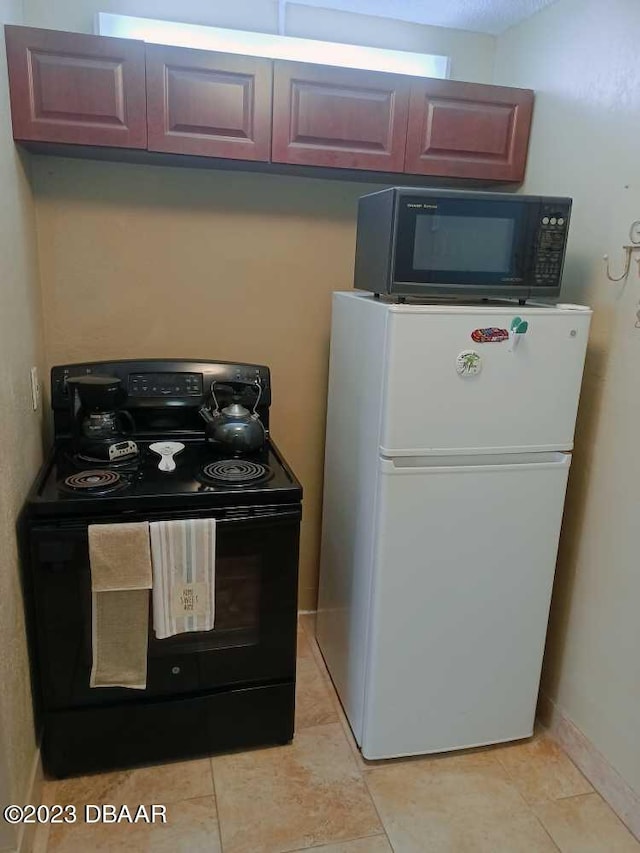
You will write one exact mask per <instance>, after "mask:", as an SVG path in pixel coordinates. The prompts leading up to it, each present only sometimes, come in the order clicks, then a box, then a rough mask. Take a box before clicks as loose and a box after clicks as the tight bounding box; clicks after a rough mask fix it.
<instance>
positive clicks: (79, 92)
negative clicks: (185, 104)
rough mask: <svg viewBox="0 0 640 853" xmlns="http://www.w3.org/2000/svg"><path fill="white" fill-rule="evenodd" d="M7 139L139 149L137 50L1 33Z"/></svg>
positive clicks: (107, 41) (108, 41)
mask: <svg viewBox="0 0 640 853" xmlns="http://www.w3.org/2000/svg"><path fill="white" fill-rule="evenodd" d="M5 32H6V42H7V62H8V66H9V86H10V93H11V115H12V119H13V135H14V138H15V139H19V140H24V141H46V142H69V143H74V144H77V145H105V146H116V147H124V148H146V146H147V116H146V97H145V70H144V44H143V43H142V42H136V41H130V40H129V39H115V38H104V37H101V36H90V35H81V34H79V33H64V32H58V31H56V30H41V29H31V28H28V27H9V26H8V27H6V28H5Z"/></svg>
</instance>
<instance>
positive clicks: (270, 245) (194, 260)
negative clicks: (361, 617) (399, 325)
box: [25, 0, 495, 608]
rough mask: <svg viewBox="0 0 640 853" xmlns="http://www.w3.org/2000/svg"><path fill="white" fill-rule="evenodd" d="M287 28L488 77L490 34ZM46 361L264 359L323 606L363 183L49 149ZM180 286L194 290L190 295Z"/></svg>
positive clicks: (41, 186) (89, 1)
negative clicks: (133, 162) (341, 367)
mask: <svg viewBox="0 0 640 853" xmlns="http://www.w3.org/2000/svg"><path fill="white" fill-rule="evenodd" d="M98 10H100V11H114V12H120V13H126V14H134V15H135V14H140V15H153V16H156V17H167V18H171V17H172V16H173V17H179V18H180V19H181V20H184V21H198V22H202V23H212V24H218V25H221V26H228V27H238V28H241V27H251V28H254V29H257V30H260V29H262V30H265V31H275V29H276V28H277V4H276V3H272V2H269V0H251V2H249V3H242V4H223V3H216V4H210V3H204V2H201V0H186V2H183V3H182V4H180V7H179V13H176V4H175V3H174V2H173V0H170V2H169V0H166V1H165V2H162V0H161V2H156V0H153V2H151V0H58V1H57V2H56V3H55V4H52V3H49V2H48V0H47V2H44V0H25V15H26V19H27V22H28V23H30V24H33V25H35V26H44V27H54V28H59V29H70V30H85V31H90V30H91V27H92V20H93V14H94V12H95V11H98ZM287 14H288V17H287V20H288V27H287V32H288V33H290V34H295V35H299V36H304V35H306V36H315V37H317V38H325V39H331V38H334V39H338V40H339V39H342V40H355V41H360V42H362V43H366V44H375V45H377V46H386V47H398V48H402V47H404V48H405V49H408V50H432V51H434V52H442V53H446V54H448V55H451V56H452V57H453V70H454V74H455V73H456V72H457V73H458V74H459V75H462V76H463V77H465V76H466V77H469V78H472V79H475V80H489V79H490V76H491V73H492V68H493V49H494V45H495V40H494V39H493V38H492V37H489V36H484V35H475V34H470V33H464V32H456V31H453V30H446V29H441V28H434V27H421V26H415V27H414V26H411V25H408V24H405V23H402V22H399V21H398V22H394V21H389V20H384V19H382V18H367V17H363V16H354V15H350V14H345V13H335V12H328V11H326V10H322V9H306V8H302V7H296V6H294V5H291V6H289V8H288V13H287ZM35 171H36V179H35V184H34V187H35V193H36V196H37V207H38V237H39V247H40V264H41V269H42V287H43V299H44V309H45V335H46V342H47V361H48V363H49V364H54V363H58V362H61V361H68V360H73V359H78V360H83V359H84V360H86V359H91V358H94V359H100V358H108V357H127V356H171V355H174V356H185V357H188V356H202V357H203V358H220V359H239V360H246V361H259V362H265V363H267V364H269V365H270V366H271V368H272V369H273V374H274V401H275V402H274V407H273V434H274V436H275V439H276V441H277V442H278V443H279V444H281V445H282V449H283V451H284V453H285V454H286V456H287V458H288V459H289V460H290V461H291V463H292V465H293V467H294V469H295V470H296V473H298V475H299V476H300V478H301V479H302V481H303V485H304V487H305V513H304V522H303V536H302V559H301V596H300V603H301V606H302V607H304V608H307V607H314V606H315V597H316V583H317V579H316V575H317V551H318V540H319V524H320V501H321V487H322V461H323V445H324V411H325V398H326V370H327V353H328V339H329V325H330V299H329V296H330V294H331V292H332V291H333V290H336V289H339V288H348V287H351V286H352V281H353V254H354V245H355V243H354V238H355V210H356V200H357V198H358V197H359V196H360V195H361V194H362V193H364V192H367V191H368V190H370V189H372V188H373V187H371V186H368V185H366V184H348V183H343V182H333V181H320V180H303V179H298V178H285V177H276V176H267V175H255V174H243V173H235V174H234V173H227V172H215V171H188V170H185V169H174V168H155V167H142V166H126V165H106V164H98V163H89V162H86V163H79V162H72V161H64V160H59V159H53V158H48V159H40V160H37V161H36V170H35ZM181 298H182V299H183V300H184V301H183V302H182V303H181V301H180V300H181Z"/></svg>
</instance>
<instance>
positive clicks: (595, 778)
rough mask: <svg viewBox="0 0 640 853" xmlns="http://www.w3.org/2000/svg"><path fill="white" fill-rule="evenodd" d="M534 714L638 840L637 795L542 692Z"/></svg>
mask: <svg viewBox="0 0 640 853" xmlns="http://www.w3.org/2000/svg"><path fill="white" fill-rule="evenodd" d="M538 715H539V719H540V722H541V723H542V724H543V725H545V726H546V727H547V728H548V730H549V732H550V734H551V735H552V737H554V738H555V740H557V742H558V743H559V744H560V746H561V747H562V748H563V749H564V751H565V752H566V753H567V755H568V756H569V758H570V759H571V760H572V761H573V763H574V764H575V765H576V767H578V768H579V769H580V770H581V771H582V772H583V773H584V775H585V776H586V777H587V779H588V780H589V782H591V784H592V785H593V787H594V788H595V789H596V791H598V793H599V794H600V796H601V797H602V798H603V799H604V800H606V802H607V803H608V804H609V805H610V806H611V808H612V809H613V810H614V812H615V813H616V814H617V815H618V817H619V818H620V820H622V821H623V822H624V823H625V824H626V825H627V827H628V828H629V829H630V830H631V832H632V833H633V834H634V835H635V837H636V838H637V839H638V840H639V841H640V796H638V794H636V792H635V791H634V790H633V788H631V787H630V785H628V783H627V782H625V780H624V779H623V778H622V776H620V774H619V773H618V771H617V770H615V768H614V767H612V765H611V764H610V763H609V762H608V761H607V759H606V758H605V757H604V755H602V753H601V752H599V751H598V750H597V749H596V747H595V746H594V745H593V744H592V743H591V741H590V740H589V738H588V737H587V736H586V735H585V734H584V733H583V732H581V731H580V729H579V728H578V727H577V726H576V725H575V723H573V722H572V721H571V720H570V719H569V718H568V717H567V716H565V714H564V713H563V712H562V710H561V709H560V708H559V707H558V706H557V705H556V704H555V703H554V702H553V700H552V699H550V698H549V697H548V696H546V695H545V694H544V693H541V694H540V699H539V702H538Z"/></svg>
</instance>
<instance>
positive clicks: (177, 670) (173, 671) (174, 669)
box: [171, 666, 180, 675]
mask: <svg viewBox="0 0 640 853" xmlns="http://www.w3.org/2000/svg"><path fill="white" fill-rule="evenodd" d="M179 674H180V667H179V666H172V667H171V675H179Z"/></svg>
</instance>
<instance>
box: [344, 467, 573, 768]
mask: <svg viewBox="0 0 640 853" xmlns="http://www.w3.org/2000/svg"><path fill="white" fill-rule="evenodd" d="M457 461H460V462H462V464H455V463H456V458H455V457H453V458H451V459H446V458H440V459H437V460H433V459H431V460H428V462H425V460H424V459H411V458H409V459H407V458H404V459H395V460H388V459H382V460H380V466H381V470H380V472H379V473H380V480H379V483H380V485H379V492H378V515H377V526H376V531H375V537H376V556H375V561H374V568H373V571H374V576H373V589H372V609H371V613H370V624H369V631H368V636H369V638H370V644H369V657H368V660H367V667H366V684H365V709H364V726H363V733H362V741H361V747H362V753H363V755H364V756H365V758H371V759H373V758H390V757H393V756H401V755H415V754H420V753H429V752H440V751H445V750H452V749H461V748H463V747H469V746H476V745H480V744H489V743H498V742H501V741H509V740H516V739H518V738H524V737H527V736H529V735H530V734H531V733H532V731H533V721H534V713H535V707H536V698H537V694H538V684H539V679H540V669H541V665H542V654H543V649H544V641H545V634H546V628H547V618H548V612H549V601H550V597H551V587H552V583H553V575H554V570H555V561H556V552H557V547H558V537H559V533H560V524H561V519H562V506H563V501H564V496H565V489H566V483H567V475H568V471H569V464H570V457H569V456H568V455H567V454H563V453H537V454H522V455H520V454H513V455H508V454H507V455H505V456H502V457H500V456H498V457H475V458H473V457H471V458H470V459H469V458H467V459H462V460H457ZM470 461H471V462H472V463H473V464H469V462H470ZM479 463H485V464H479Z"/></svg>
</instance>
